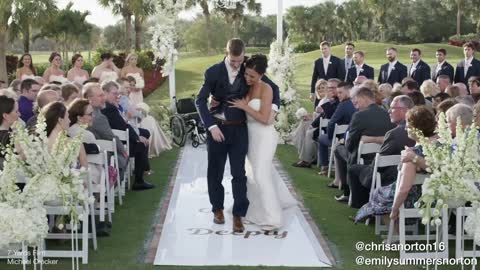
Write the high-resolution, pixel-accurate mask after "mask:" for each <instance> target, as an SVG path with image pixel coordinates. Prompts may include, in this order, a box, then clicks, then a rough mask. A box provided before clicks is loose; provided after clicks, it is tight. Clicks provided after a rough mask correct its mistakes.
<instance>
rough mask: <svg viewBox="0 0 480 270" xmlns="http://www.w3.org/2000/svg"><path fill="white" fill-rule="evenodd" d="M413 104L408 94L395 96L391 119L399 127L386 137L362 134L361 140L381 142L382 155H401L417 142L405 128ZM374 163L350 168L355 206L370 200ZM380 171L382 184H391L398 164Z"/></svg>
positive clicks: (349, 179)
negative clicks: (406, 118)
mask: <svg viewBox="0 0 480 270" xmlns="http://www.w3.org/2000/svg"><path fill="white" fill-rule="evenodd" d="M413 106H414V104H413V100H412V99H411V98H409V97H408V96H405V95H402V96H397V97H395V98H394V99H393V100H392V104H391V105H390V109H389V110H388V112H389V115H390V121H391V122H392V123H393V124H396V125H397V127H395V128H394V129H392V130H389V131H388V132H387V133H386V134H385V137H370V136H362V139H361V141H362V142H364V143H377V144H381V145H382V147H381V149H380V155H382V156H388V155H400V153H401V152H402V150H404V149H405V146H409V147H412V146H413V145H414V144H415V142H414V141H413V140H411V139H409V138H408V135H407V130H406V129H405V115H406V113H407V111H408V110H410V109H411V108H413ZM373 165H374V164H370V165H363V164H353V165H351V166H350V167H349V168H348V185H349V186H350V192H351V195H352V205H351V206H352V207H353V208H360V207H362V205H364V204H365V203H367V202H368V198H369V193H370V187H371V185H372V174H373ZM378 171H379V172H380V174H381V180H382V186H386V185H389V184H391V183H392V182H394V181H395V179H396V177H397V166H391V167H386V168H381V169H379V170H378Z"/></svg>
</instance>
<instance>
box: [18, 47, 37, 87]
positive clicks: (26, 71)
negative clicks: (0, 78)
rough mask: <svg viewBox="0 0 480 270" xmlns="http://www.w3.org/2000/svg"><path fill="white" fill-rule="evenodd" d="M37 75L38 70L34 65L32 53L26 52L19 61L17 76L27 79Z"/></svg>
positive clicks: (20, 78)
mask: <svg viewBox="0 0 480 270" xmlns="http://www.w3.org/2000/svg"><path fill="white" fill-rule="evenodd" d="M36 75H37V72H36V70H35V67H34V66H33V61H32V55H31V54H29V53H25V54H24V55H22V57H20V60H19V61H18V64H17V72H16V73H15V78H16V79H19V80H22V81H23V80H25V79H34V78H35V76H36Z"/></svg>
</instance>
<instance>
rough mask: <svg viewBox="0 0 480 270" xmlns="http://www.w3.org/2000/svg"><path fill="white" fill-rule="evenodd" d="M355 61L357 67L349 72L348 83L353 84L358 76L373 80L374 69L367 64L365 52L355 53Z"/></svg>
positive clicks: (353, 67)
mask: <svg viewBox="0 0 480 270" xmlns="http://www.w3.org/2000/svg"><path fill="white" fill-rule="evenodd" d="M353 61H354V62H355V65H354V66H352V67H351V68H350V69H349V70H348V73H347V80H346V81H347V82H349V83H352V84H353V82H354V81H355V79H356V78H357V77H358V76H365V77H366V78H367V79H370V80H373V78H374V74H373V68H372V67H371V66H369V65H367V64H365V53H364V52H363V51H356V52H354V53H353Z"/></svg>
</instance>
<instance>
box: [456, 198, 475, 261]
mask: <svg viewBox="0 0 480 270" xmlns="http://www.w3.org/2000/svg"><path fill="white" fill-rule="evenodd" d="M472 211H474V209H473V208H472V207H458V208H457V209H456V213H455V214H456V230H457V231H456V234H455V258H457V259H460V258H464V257H480V251H478V250H477V245H476V244H475V242H474V241H472V242H473V243H472V249H471V250H466V248H465V240H473V238H472V237H471V236H469V235H467V234H466V233H465V229H464V225H465V218H466V217H467V216H468V215H469V214H470V213H471V212H472Z"/></svg>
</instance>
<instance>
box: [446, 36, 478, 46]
mask: <svg viewBox="0 0 480 270" xmlns="http://www.w3.org/2000/svg"><path fill="white" fill-rule="evenodd" d="M469 41H472V42H473V43H474V44H475V46H476V47H477V50H479V49H480V34H475V33H470V34H467V35H460V36H458V35H454V36H451V37H449V38H448V44H450V45H453V46H458V47H462V46H463V44H465V43H466V42H469Z"/></svg>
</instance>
